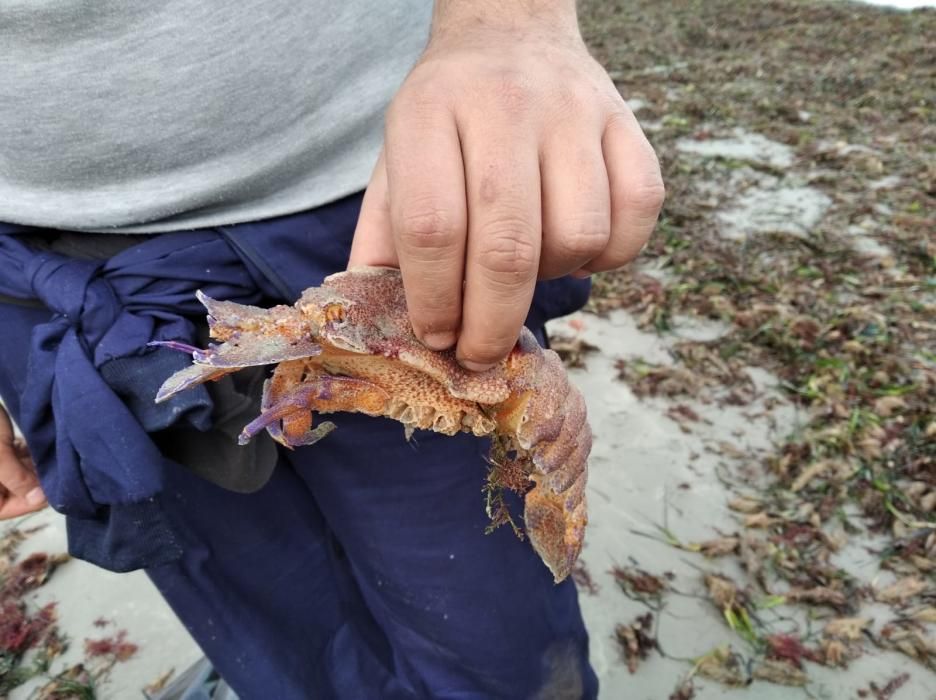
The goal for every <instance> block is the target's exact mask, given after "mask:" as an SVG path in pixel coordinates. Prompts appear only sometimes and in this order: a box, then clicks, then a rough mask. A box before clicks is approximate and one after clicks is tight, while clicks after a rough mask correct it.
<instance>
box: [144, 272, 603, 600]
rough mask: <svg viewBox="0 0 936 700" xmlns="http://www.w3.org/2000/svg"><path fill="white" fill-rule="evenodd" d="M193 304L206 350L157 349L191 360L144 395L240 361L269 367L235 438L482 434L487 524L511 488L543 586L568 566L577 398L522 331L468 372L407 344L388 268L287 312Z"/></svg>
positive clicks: (579, 483)
mask: <svg viewBox="0 0 936 700" xmlns="http://www.w3.org/2000/svg"><path fill="white" fill-rule="evenodd" d="M198 296H199V300H200V301H201V302H202V303H203V304H204V306H205V308H206V309H207V311H208V324H209V329H210V332H211V337H212V338H213V339H214V340H215V341H218V342H217V343H213V344H211V345H209V347H208V348H207V349H204V350H202V349H198V348H194V347H191V346H189V345H185V344H182V343H179V342H175V341H166V342H162V343H159V344H161V345H167V346H169V347H172V348H175V349H178V350H183V351H186V352H189V353H191V355H192V357H193V364H192V365H191V366H190V367H187V368H185V369H183V370H181V371H179V372H177V373H176V374H174V375H173V376H171V377H170V378H169V379H168V380H167V381H166V382H165V383H164V384H163V386H162V387H161V389H160V391H159V393H158V395H157V398H156V400H157V401H165V400H167V399H169V398H170V397H171V396H174V395H175V394H177V393H179V392H182V391H185V390H186V389H188V388H190V387H193V386H195V385H197V384H201V383H203V382H207V381H211V380H216V379H219V378H220V377H222V376H224V375H225V374H228V373H230V372H236V371H237V370H239V369H242V368H244V367H249V366H257V365H272V364H275V365H276V368H275V370H274V371H273V374H272V376H271V377H270V378H269V379H267V381H266V383H265V385H264V390H263V398H262V402H261V413H260V415H259V416H258V417H257V418H256V420H254V421H252V422H251V423H250V424H249V425H247V426H246V427H245V428H244V429H243V432H242V433H241V435H240V438H239V441H240V442H241V444H246V442H248V441H249V440H250V439H251V438H252V437H254V436H255V435H257V434H258V433H259V432H261V431H262V430H266V431H267V432H268V433H269V434H270V435H271V436H272V437H273V439H274V440H276V441H277V442H279V443H280V444H282V445H284V446H285V447H288V448H295V447H298V446H304V445H312V444H314V443H315V442H317V441H319V440H321V439H322V438H323V437H325V436H326V435H327V434H328V433H329V432H331V431H332V430H333V429H334V427H335V426H334V424H333V423H330V422H322V423H319V424H318V425H315V424H314V423H313V414H316V413H322V414H327V413H334V412H340V411H349V412H356V413H364V414H367V415H370V416H384V417H387V418H392V419H394V420H397V421H399V422H400V423H402V424H403V426H404V429H405V434H406V437H407V439H408V438H409V437H410V436H411V435H412V433H413V431H415V430H417V429H421V430H432V431H435V432H437V433H442V434H445V435H454V434H456V433H459V432H468V433H472V434H474V435H477V436H486V437H490V438H491V444H492V447H491V455H490V458H489V465H490V471H489V474H488V478H487V486H486V491H487V508H488V515H489V517H491V518H492V524H493V525H495V526H496V525H498V524H501V523H504V522H510V523H511V524H512V525H513V524H514V523H513V521H512V519H511V517H510V515H509V513H508V511H507V509H506V506H505V504H504V502H503V500H502V499H501V490H502V489H504V488H506V489H511V490H513V491H515V492H517V493H518V494H520V495H521V496H522V497H523V503H524V505H523V523H524V526H525V528H524V529H525V532H526V534H527V535H528V536H529V539H530V542H531V544H532V546H533V548H534V549H535V550H536V552H537V553H538V554H539V556H540V557H541V558H542V560H543V562H544V563H545V564H546V566H547V567H549V569H550V571H551V572H552V574H553V576H554V579H555V581H556V582H559V581H562V580H563V579H565V578H566V577H567V576H568V575H569V573H570V572H571V571H572V567H573V564H574V563H575V561H576V559H577V557H578V555H579V552H580V551H581V548H582V541H583V538H584V534H585V526H586V523H587V520H588V518H587V513H586V504H585V482H586V479H587V460H588V454H589V451H590V450H591V443H592V436H591V430H590V428H589V426H588V422H587V420H586V412H585V401H584V398H583V397H582V395H581V393H580V392H579V391H578V390H577V389H576V388H575V387H574V386H572V385H571V384H570V383H569V379H568V376H567V375H566V371H565V368H564V367H563V365H562V362H561V360H560V359H559V357H558V355H556V353H554V352H552V351H551V350H544V349H542V348H541V347H540V346H539V344H538V343H537V342H536V339H535V337H534V336H533V334H532V333H531V332H530V331H529V330H527V329H526V328H524V329H523V330H522V332H521V334H520V337H519V339H518V341H517V343H516V345H515V346H514V348H513V350H512V351H511V352H510V354H509V355H508V356H507V358H506V359H504V360H503V361H501V362H500V363H499V364H498V365H496V366H495V367H493V368H491V369H489V370H487V371H485V372H480V373H475V372H471V371H468V370H465V369H463V368H462V367H461V366H460V365H459V364H458V362H457V361H456V359H455V355H454V352H452V351H444V352H436V351H432V350H429V349H427V348H426V347H425V346H423V345H422V344H421V343H420V342H419V340H418V339H417V338H416V336H415V335H414V333H413V329H412V326H411V325H410V321H409V316H408V314H407V309H406V298H405V295H404V290H403V282H402V278H401V276H400V273H399V271H397V270H393V269H389V268H356V269H353V270H349V271H347V272H342V273H338V274H335V275H331V276H330V277H327V278H326V279H325V280H324V282H323V283H322V285H321V286H320V287H311V288H309V289H307V290H306V291H305V292H303V294H302V296H301V298H300V299H299V301H298V302H296V304H295V305H293V306H276V307H274V308H271V309H262V308H258V307H254V306H245V305H241V304H236V303H233V302H227V301H217V300H214V299H211V298H209V297H207V296H205V295H204V294H201V293H199V295H198ZM514 529H515V530H517V531H518V534H521V536H522V533H521V532H520V530H519V528H517V527H516V525H514Z"/></svg>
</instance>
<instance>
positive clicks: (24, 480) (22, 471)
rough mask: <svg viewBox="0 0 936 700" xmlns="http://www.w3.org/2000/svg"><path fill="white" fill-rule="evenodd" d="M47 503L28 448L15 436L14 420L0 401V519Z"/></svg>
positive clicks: (40, 507)
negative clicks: (12, 421)
mask: <svg viewBox="0 0 936 700" xmlns="http://www.w3.org/2000/svg"><path fill="white" fill-rule="evenodd" d="M46 505H48V504H47V503H46V498H45V494H43V493H42V488H41V487H40V486H39V479H38V477H37V476H36V469H35V467H34V466H33V461H32V457H30V456H29V448H27V447H26V442H25V441H23V440H22V439H19V438H15V437H14V436H13V424H12V423H11V422H10V416H9V415H7V412H6V409H5V408H4V407H3V406H2V405H0V520H7V519H9V518H15V517H17V516H20V515H25V514H26V513H32V512H33V511H36V510H41V509H43V508H45V507H46Z"/></svg>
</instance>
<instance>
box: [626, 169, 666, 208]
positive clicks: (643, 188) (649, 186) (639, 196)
mask: <svg viewBox="0 0 936 700" xmlns="http://www.w3.org/2000/svg"><path fill="white" fill-rule="evenodd" d="M665 199H666V188H665V186H664V185H663V180H662V179H661V178H659V177H655V178H650V179H649V180H647V181H646V182H643V183H640V184H638V185H635V186H633V187H630V188H629V189H628V190H627V191H626V192H624V206H625V208H626V209H629V210H630V211H632V212H633V213H634V214H636V215H638V216H640V217H646V218H656V216H657V215H658V214H659V213H660V210H661V209H662V208H663V202H664V200H665Z"/></svg>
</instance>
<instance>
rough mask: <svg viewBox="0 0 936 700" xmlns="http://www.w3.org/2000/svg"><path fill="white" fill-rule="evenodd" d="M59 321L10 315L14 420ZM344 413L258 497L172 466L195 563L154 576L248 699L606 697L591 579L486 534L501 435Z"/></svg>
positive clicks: (288, 460) (3, 356) (168, 483)
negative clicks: (39, 352)
mask: <svg viewBox="0 0 936 700" xmlns="http://www.w3.org/2000/svg"><path fill="white" fill-rule="evenodd" d="M346 210H347V214H346V215H344V216H340V217H335V216H332V217H331V218H330V219H328V220H329V221H330V228H331V229H333V230H331V232H330V233H331V235H333V236H334V239H335V240H339V241H342V240H343V241H349V240H350V235H351V232H352V231H353V227H354V219H355V215H356V207H350V208H346ZM258 225H262V224H252V226H258ZM2 274H3V270H0V275H2ZM310 283H314V281H310ZM49 316H50V313H49V312H48V311H46V310H44V309H37V308H28V307H24V306H18V305H10V304H0V395H2V396H3V397H4V399H5V400H6V402H7V405H8V407H9V408H10V411H11V414H12V415H13V416H14V419H15V418H16V417H17V415H18V412H19V407H20V399H21V396H22V391H23V384H22V382H23V377H25V376H26V374H27V363H28V343H27V342H26V341H27V339H28V338H29V337H30V335H31V333H32V331H33V329H34V328H35V327H36V326H37V325H38V324H41V323H44V322H46V321H48V319H49ZM332 419H333V420H334V422H335V423H336V424H337V426H338V429H337V430H336V431H335V432H333V433H332V434H331V435H329V436H328V437H327V438H326V439H324V440H323V441H321V442H319V443H318V444H316V445H314V446H312V447H310V448H303V449H298V450H296V451H293V452H290V451H285V450H284V451H282V453H281V456H280V461H279V463H278V464H277V466H276V468H275V470H274V472H273V475H272V477H271V478H270V480H269V482H268V483H266V485H265V486H263V487H262V488H261V489H260V490H259V491H256V492H254V493H250V494H240V493H234V492H231V491H227V490H225V489H223V488H221V487H219V486H216V485H214V484H212V483H210V482H208V481H206V480H203V479H201V478H199V477H198V476H196V475H194V474H193V473H192V472H190V471H189V470H187V469H186V468H184V467H182V466H179V465H176V464H174V463H171V462H167V464H166V465H165V473H164V475H163V479H164V482H165V483H164V487H163V493H162V494H161V496H160V499H159V500H160V503H161V507H162V511H163V515H164V517H166V518H168V520H169V522H170V524H171V526H172V529H173V530H174V531H175V532H176V533H180V537H181V541H180V542H177V543H176V545H177V546H179V548H180V550H181V552H182V554H181V556H179V557H177V558H176V559H175V560H173V561H171V562H169V563H163V564H160V565H158V566H152V567H149V568H147V569H146V571H147V574H148V575H149V577H150V578H151V579H152V581H153V582H154V583H155V585H156V586H157V587H158V589H159V590H160V592H161V593H162V595H163V596H164V597H165V599H166V600H167V601H168V603H169V605H170V606H171V607H172V609H173V610H174V611H175V612H176V614H177V615H178V616H179V618H180V619H181V620H182V622H183V623H184V624H185V626H186V627H187V629H188V630H189V632H190V633H191V634H192V636H193V637H194V638H195V639H196V640H197V642H198V643H199V644H200V645H201V647H202V649H203V650H204V651H205V653H206V655H207V656H208V657H209V658H210V659H211V661H212V662H213V664H214V665H215V667H216V668H217V669H218V670H219V672H220V673H221V675H222V676H223V677H224V678H225V680H227V682H228V683H229V684H230V685H231V686H232V687H233V689H234V690H235V691H236V692H237V693H238V694H239V695H240V696H241V697H242V698H244V699H245V700H250V699H253V698H257V699H261V698H262V699H265V698H276V699H277V700H292V699H305V698H336V699H346V698H347V699H349V700H369V699H371V698H373V699H374V700H384V699H386V700H393V699H397V698H400V699H403V698H406V699H414V698H433V699H436V698H438V699H442V698H451V699H456V698H457V699H459V700H468V699H478V700H481V699H488V698H490V699H496V698H505V699H510V700H513V699H519V698H569V699H572V698H575V699H578V698H593V697H595V696H596V694H597V680H596V677H595V675H594V673H593V671H592V670H591V667H590V666H589V664H588V638H587V635H586V632H585V629H584V626H583V623H582V618H581V614H580V611H579V607H578V600H577V594H576V590H575V586H574V584H573V582H572V581H571V580H566V581H565V582H563V583H562V584H559V585H555V584H554V583H553V582H552V577H551V575H550V573H549V571H548V570H547V569H546V567H545V566H544V565H543V563H542V562H541V561H540V560H539V558H538V557H537V555H536V554H535V553H534V552H533V550H532V548H531V547H530V545H529V543H528V542H522V541H520V540H518V539H517V538H516V537H515V536H514V534H513V533H512V532H511V531H510V529H509V528H501V529H499V530H497V531H496V532H494V533H492V534H490V535H486V534H485V528H486V526H487V524H488V521H487V518H486V516H485V513H484V507H483V496H482V490H481V487H482V483H483V479H484V475H485V472H486V469H487V467H486V464H485V461H484V455H485V453H486V450H487V444H486V443H485V441H483V440H478V439H476V438H473V437H470V436H466V435H461V436H456V437H444V436H440V435H436V434H433V433H428V432H417V433H416V435H415V436H414V438H413V440H412V441H411V442H407V441H406V440H405V439H404V436H403V429H402V426H401V425H400V424H398V423H396V422H393V421H390V420H385V419H377V418H368V417H365V416H358V415H348V414H341V415H336V416H334V417H333V418H332ZM515 505H516V504H515Z"/></svg>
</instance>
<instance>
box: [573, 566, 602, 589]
mask: <svg viewBox="0 0 936 700" xmlns="http://www.w3.org/2000/svg"><path fill="white" fill-rule="evenodd" d="M572 580H573V581H575V585H576V587H577V588H578V590H580V591H583V592H585V593H587V594H588V595H598V591H599V590H600V589H599V588H598V584H597V583H595V579H594V578H592V575H591V572H589V570H588V568H587V567H586V566H585V562H584V561H583V560H582V559H579V560H578V561H577V562H575V565H574V566H573V567H572Z"/></svg>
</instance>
